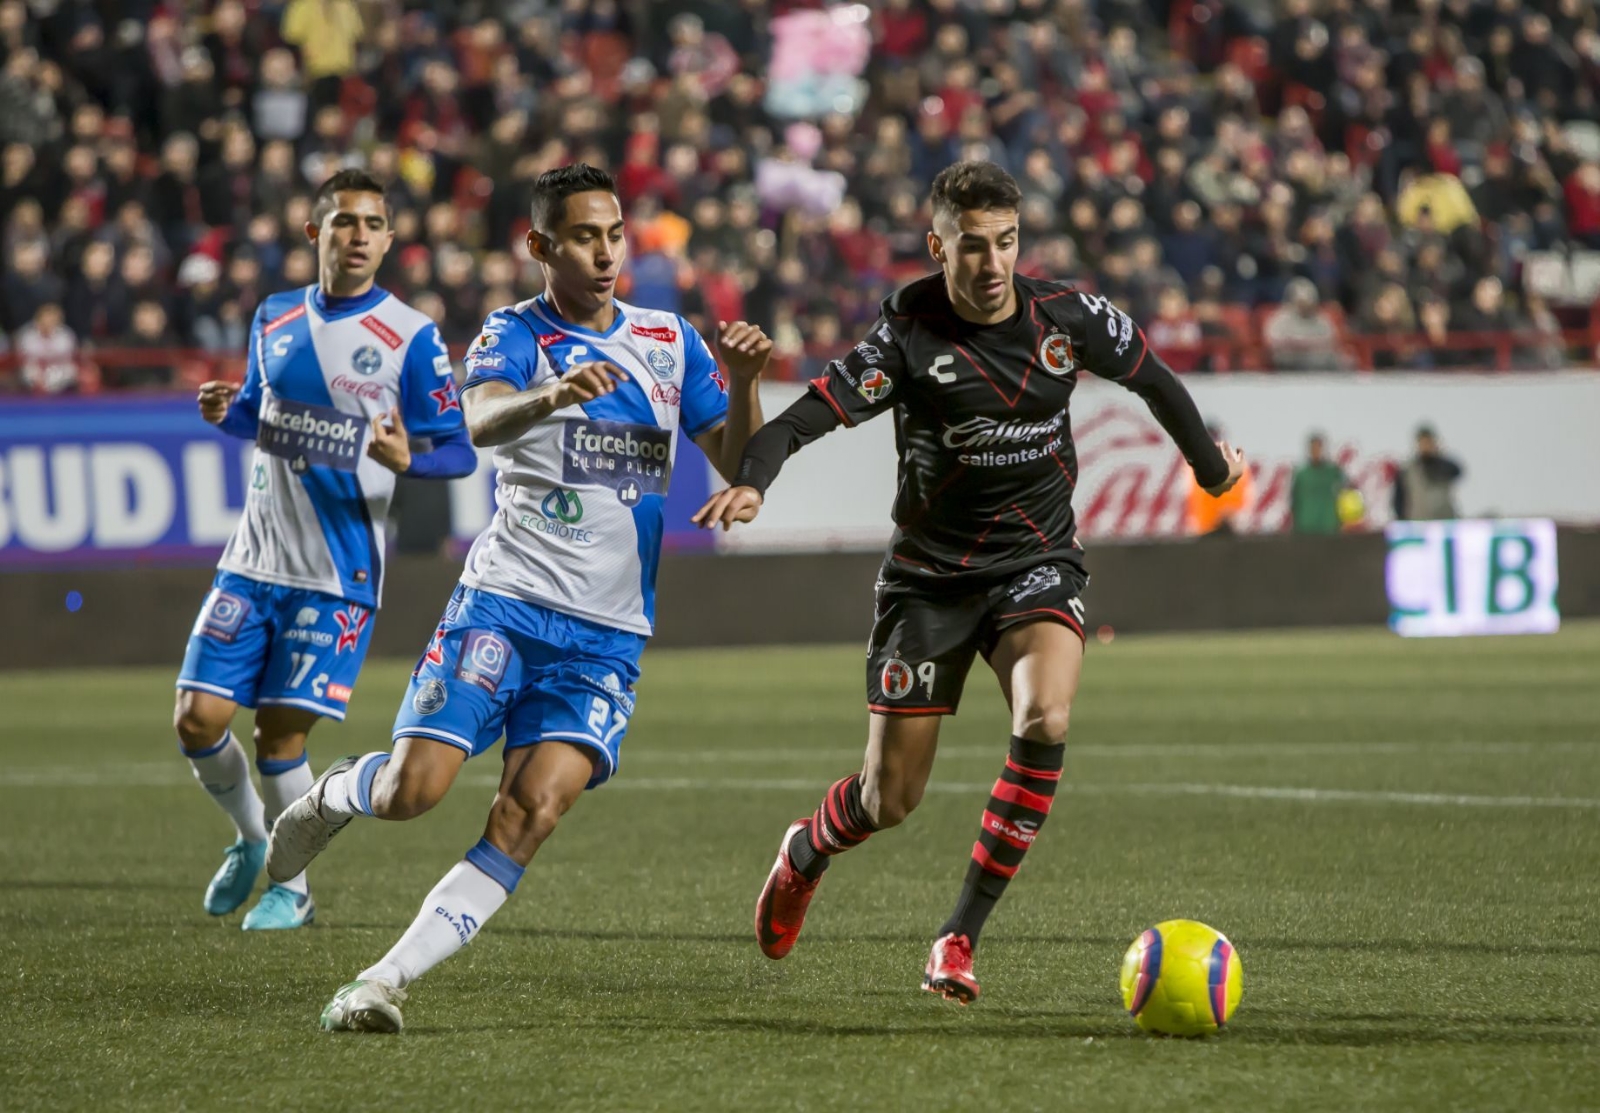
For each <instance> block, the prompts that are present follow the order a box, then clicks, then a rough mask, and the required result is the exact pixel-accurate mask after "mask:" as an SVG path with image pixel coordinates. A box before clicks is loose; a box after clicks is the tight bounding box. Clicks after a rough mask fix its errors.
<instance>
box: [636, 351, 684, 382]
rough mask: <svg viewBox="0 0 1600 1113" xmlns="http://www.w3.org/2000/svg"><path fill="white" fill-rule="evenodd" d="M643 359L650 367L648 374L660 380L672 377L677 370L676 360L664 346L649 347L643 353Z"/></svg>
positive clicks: (663, 380)
mask: <svg viewBox="0 0 1600 1113" xmlns="http://www.w3.org/2000/svg"><path fill="white" fill-rule="evenodd" d="M644 361H645V363H646V364H648V365H649V367H650V374H652V375H654V376H655V377H656V378H658V379H660V380H661V381H662V382H666V381H667V380H668V379H670V378H672V376H673V375H674V374H676V372H677V370H678V361H677V360H676V359H675V358H673V355H672V353H671V352H669V351H668V350H667V349H665V348H651V349H650V350H649V351H648V352H646V353H645V355H644Z"/></svg>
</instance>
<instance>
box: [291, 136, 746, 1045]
mask: <svg viewBox="0 0 1600 1113" xmlns="http://www.w3.org/2000/svg"><path fill="white" fill-rule="evenodd" d="M528 250H529V251H530V252H531V253H532V254H533V257H534V258H535V259H536V260H538V262H539V264H540V267H541V269H542V270H543V272H544V278H545V289H546V292H545V294H544V295H543V296H541V297H537V298H534V299H533V300H532V301H527V302H523V303H522V304H520V305H517V306H513V307H509V308H506V309H502V310H498V311H496V312H495V313H493V314H491V315H490V317H489V319H488V320H487V321H486V322H485V323H484V330H483V334H482V335H481V336H479V337H478V339H477V340H476V341H475V342H474V343H473V345H472V347H471V349H470V350H469V351H468V353H467V382H466V386H465V388H464V390H463V396H462V400H463V404H464V405H465V406H466V411H467V424H468V427H469V428H470V430H471V433H472V439H473V441H474V442H475V443H477V444H480V445H496V446H498V451H497V452H496V454H495V466H496V467H497V468H498V470H499V487H498V491H497V501H498V504H499V508H498V511H497V512H496V514H495V516H494V519H493V521H492V522H491V523H490V524H489V527H488V528H487V529H486V530H485V531H484V532H483V535H482V536H481V537H479V538H478V540H477V541H476V542H475V543H474V545H473V546H472V551H471V553H469V554H468V556H467V563H466V569H465V571H464V572H463V574H462V577H461V584H460V586H458V587H457V588H456V590H455V593H454V595H452V596H451V598H450V602H449V604H448V606H446V608H445V612H444V618H443V619H442V620H441V622H440V624H439V628H438V631H437V633H435V635H434V637H433V640H432V642H431V644H430V645H429V646H428V649H427V652H426V653H425V654H424V655H423V657H422V659H421V661H419V662H418V664H417V669H416V672H415V673H414V674H413V676H412V680H411V687H410V690H409V691H408V692H407V694H406V698H405V701H404V703H402V704H401V707H400V713H399V716H398V717H397V718H396V720H395V726H394V735H393V740H394V751H393V753H392V754H391V753H387V752H380V753H370V754H366V755H364V756H361V757H358V758H347V759H346V760H345V761H342V762H339V763H338V764H336V765H334V766H333V767H332V768H330V769H329V770H328V771H327V772H326V773H324V774H323V775H322V777H321V778H320V779H319V780H318V781H317V782H316V784H315V785H314V786H313V787H312V789H311V791H310V792H308V793H307V794H306V795H305V796H303V797H301V798H300V799H299V800H297V801H295V802H294V803H293V804H291V805H290V806H289V808H288V809H286V810H285V811H284V813H283V815H282V816H280V817H279V819H278V822H277V825H276V826H275V827H274V828H273V831H272V843H271V849H270V850H269V852H268V857H267V872H268V875H269V876H271V877H274V878H277V877H288V876H292V875H294V874H297V873H299V872H300V871H302V870H303V869H305V867H306V864H307V863H308V862H310V860H311V859H312V858H313V857H314V856H315V855H316V854H318V853H320V852H321V850H322V849H323V848H324V847H326V846H327V844H328V840H329V839H330V838H332V837H333V835H334V834H335V833H337V832H338V831H339V830H340V829H341V828H343V827H344V826H345V825H346V824H348V823H349V822H350V820H351V818H352V817H354V816H358V815H361V816H376V817H378V818H380V819H410V818H412V817H414V816H417V815H420V814H422V813H423V812H425V811H427V810H428V809H429V808H431V807H433V805H434V804H436V803H438V801H439V800H440V799H441V798H443V796H444V794H445V792H446V791H447V790H448V789H449V787H450V785H451V783H452V782H453V781H454V780H455V777H456V774H457V773H458V772H459V771H460V769H461V766H462V764H463V763H464V762H465V761H466V759H468V758H469V757H473V756H475V755H477V754H480V753H483V752H484V751H485V750H487V749H489V748H490V747H491V746H493V745H494V744H495V742H496V741H497V740H498V739H499V738H500V737H501V735H502V734H504V736H505V768H504V771H503V773H502V775H501V779H500V790H499V793H498V795H497V796H496V797H495V801H494V804H493V806H492V807H491V808H490V811H489V821H488V824H487V826H486V827H485V829H484V833H483V838H481V839H480V840H478V843H477V845H476V846H474V847H472V849H470V850H468V851H467V854H466V858H465V860H464V861H462V862H460V863H458V864H457V865H456V866H455V868H453V869H452V870H451V871H450V872H449V873H448V874H446V875H445V877H444V879H443V880H442V881H440V882H439V884H438V885H436V886H435V887H434V889H433V891H432V892H431V893H429V894H428V896H427V899H426V900H424V901H423V902H422V909H421V911H420V912H419V913H418V914H417V918H416V920H415V921H414V922H413V923H412V925H411V927H410V928H409V929H407V931H406V932H405V934H404V935H403V936H402V937H401V939H400V941H399V942H398V943H397V944H396V945H395V946H394V948H393V949H391V950H390V951H389V953H388V954H387V955H385V956H384V957H383V958H382V959H381V960H380V961H379V962H378V963H376V964H375V965H373V966H371V967H369V968H367V969H366V970H364V971H363V972H361V973H360V974H359V975H357V977H356V980H355V981H353V982H351V983H349V984H348V985H345V986H344V987H343V988H341V989H340V990H339V992H338V994H337V995H336V996H335V997H334V999H333V1001H332V1002H331V1003H330V1004H329V1005H328V1007H327V1008H326V1009H324V1010H323V1013H322V1026H323V1027H324V1028H326V1029H329V1030H357V1031H377V1032H397V1031H399V1030H400V1027H401V1015H400V1005H401V1003H402V1002H403V1001H404V1000H405V996H406V994H405V989H406V986H408V985H409V984H410V983H411V982H413V981H415V980H416V979H417V978H419V977H421V976H422V975H423V974H424V973H425V972H427V971H428V970H430V969H432V968H433V967H434V966H436V965H438V964H439V963H440V962H443V961H444V960H445V959H446V958H448V957H450V956H451V955H452V954H454V953H455V952H456V951H458V950H460V949H461V948H462V947H463V946H465V945H466V943H467V942H468V941H469V940H470V939H471V938H472V937H473V936H474V935H475V934H476V933H477V932H478V931H479V930H481V929H482V927H483V924H484V922H485V921H486V920H488V918H489V917H490V916H492V915H493V914H494V912H495V911H496V910H497V909H498V908H499V907H500V906H501V905H502V904H504V903H505V901H506V898H507V897H509V896H510V894H511V892H512V891H513V890H514V889H515V888H516V887H517V882H518V881H519V880H520V879H521V877H522V873H523V870H524V868H525V867H526V866H527V864H528V862H529V860H530V859H532V857H533V855H534V853H535V852H536V851H537V850H538V849H539V847H540V845H541V844H542V843H543V842H544V841H545V840H546V839H547V838H549V837H550V834H551V832H552V831H554V830H555V826H556V822H557V821H558V820H559V819H560V818H561V816H562V814H563V813H564V812H566V810H567V809H568V808H570V807H571V806H572V805H573V803H575V802H576V801H577V799H578V797H579V796H580V795H581V794H582V792H583V790H584V789H585V788H594V787H596V786H598V785H600V784H602V783H604V782H605V781H606V780H607V779H608V778H610V777H611V776H612V774H614V773H615V772H616V769H617V756H618V749H619V747H620V745H621V743H622V737H623V734H624V733H625V732H626V731H627V729H628V720H629V718H630V717H631V716H632V714H633V686H634V682H635V681H636V680H637V679H638V676H639V655H640V653H641V652H642V651H643V649H644V645H645V640H646V639H647V638H648V637H649V635H650V633H651V630H652V623H653V620H654V614H655V574H656V563H657V559H658V557H659V554H660V549H661V525H662V502H663V496H665V494H666V491H667V484H668V481H669V479H670V477H671V473H672V463H673V459H674V457H675V454H676V447H677V437H676V434H677V431H678V430H679V429H682V430H683V431H684V432H685V433H686V434H687V435H688V436H689V437H690V438H691V439H693V440H694V442H695V443H696V444H697V445H699V446H700V448H701V449H703V450H704V451H705V453H706V455H707V457H709V458H710V460H711V462H712V463H713V465H715V467H716V468H717V470H718V471H720V472H721V473H722V474H723V475H724V476H732V475H733V472H734V469H735V467H736V466H737V464H738V461H739V458H740V455H741V453H742V451H743V449H744V445H745V442H746V441H747V440H749V439H750V434H751V433H753V432H754V431H755V430H756V429H757V428H759V427H760V425H761V407H760V403H759V400H758V398H757V393H756V390H757V380H758V378H759V376H760V374H761V371H762V369H763V368H764V367H765V365H766V361H767V357H768V355H769V354H770V352H771V349H772V343H771V341H770V340H768V339H767V338H766V337H765V336H764V335H763V334H762V332H761V330H760V329H758V328H755V327H754V326H751V325H747V324H745V323H744V322H736V323H733V324H723V325H722V326H720V328H719V336H718V340H719V347H720V348H721V354H722V360H723V364H724V366H726V368H727V370H728V372H729V377H728V378H726V379H725V378H724V377H723V375H722V374H721V372H720V371H719V370H718V367H717V363H716V360H715V359H713V357H712V355H711V351H710V349H709V348H708V347H707V345H706V342H705V340H704V339H703V338H701V336H700V335H699V334H698V333H697V332H695V330H694V329H692V328H691V327H690V326H689V325H688V324H687V323H686V322H685V321H684V320H683V319H682V318H681V317H678V316H676V315H675V314H672V313H664V312H657V311H651V310H645V309H639V308H636V307H634V306H631V305H626V304H624V303H622V302H619V301H616V300H615V299H614V298H613V297H612V287H613V286H614V284H615V282H616V278H617V274H618V272H619V271H620V270H621V267H622V263H623V259H624V257H625V256H626V253H627V249H626V244H625V241H624V238H623V223H622V210H621V207H620V206H619V205H618V203H617V198H616V190H615V187H614V185H613V184H612V180H611V177H610V175H608V174H606V173H604V172H603V171H600V170H597V169H595V168H593V167H591V166H587V165H583V164H579V165H576V166H568V167H563V168H562V169H559V170H552V171H549V172H548V173H545V174H543V175H541V176H540V177H539V179H538V180H537V182H536V183H535V185H534V197H533V226H532V230H531V231H530V232H529V233H528Z"/></svg>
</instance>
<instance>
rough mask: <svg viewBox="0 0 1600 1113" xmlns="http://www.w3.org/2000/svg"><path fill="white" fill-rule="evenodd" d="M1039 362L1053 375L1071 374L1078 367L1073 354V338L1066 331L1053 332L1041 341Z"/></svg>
mask: <svg viewBox="0 0 1600 1113" xmlns="http://www.w3.org/2000/svg"><path fill="white" fill-rule="evenodd" d="M1039 364H1040V366H1042V367H1043V368H1044V369H1045V370H1046V371H1048V372H1050V374H1052V375H1070V374H1072V373H1073V372H1074V371H1076V370H1077V369H1078V363H1077V360H1075V359H1074V358H1073V355H1072V339H1071V338H1070V337H1069V336H1067V334H1066V333H1064V332H1052V333H1050V334H1048V335H1047V336H1046V337H1045V338H1044V339H1043V340H1041V341H1039Z"/></svg>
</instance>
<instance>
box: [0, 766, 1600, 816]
mask: <svg viewBox="0 0 1600 1113" xmlns="http://www.w3.org/2000/svg"><path fill="white" fill-rule="evenodd" d="M192 780H193V777H192V776H190V775H189V773H188V770H187V769H184V768H183V767H181V766H177V767H174V765H173V764H172V763H170V762H160V763H156V762H147V763H144V764H142V765H128V766H124V767H121V769H120V770H119V769H118V768H117V767H110V768H107V767H98V768H94V769H74V768H64V767H61V766H41V767H39V768H38V769H32V770H29V769H12V770H6V771H4V772H0V789H3V788H170V787H173V786H177V785H187V784H189V783H191V781H192ZM456 783H457V784H463V785H470V786H474V787H479V788H495V787H498V786H499V784H500V778H499V776H498V775H486V774H473V773H468V774H465V775H464V776H461V777H459V778H457V781H456ZM817 784H818V782H817V780H816V779H815V778H812V777H783V778H740V777H627V776H623V777H619V778H617V779H616V780H613V781H611V782H610V783H609V785H608V786H607V787H608V789H610V790H611V791H616V790H619V789H620V790H628V791H634V792H683V791H689V790H692V789H702V790H703V789H710V790H713V791H729V792H814V791H815V790H816V788H817ZM993 787H994V785H993V783H992V782H989V781H982V782H979V781H934V782H932V783H930V784H929V785H928V788H927V791H929V792H944V793H976V792H988V791H989V790H990V789H992V788H993ZM1060 791H1063V792H1073V793H1077V794H1079V795H1086V796H1227V797H1235V798H1239V799H1247V800H1287V801H1299V802H1302V803H1313V804H1326V803H1354V804H1416V805H1422V806H1426V807H1467V808H1580V809H1600V799H1595V798H1591V797H1584V796H1475V795H1469V794H1463V793H1446V792H1389V791H1383V790H1378V789H1347V788H1295V787H1290V786H1280V785H1231V784H1211V783H1204V782H1184V781H1179V782H1158V783H1139V782H1132V783H1128V784H1104V783H1099V784H1097V783H1094V782H1087V783H1085V782H1071V783H1063V784H1062V786H1061V789H1060Z"/></svg>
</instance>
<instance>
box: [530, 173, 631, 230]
mask: <svg viewBox="0 0 1600 1113" xmlns="http://www.w3.org/2000/svg"><path fill="white" fill-rule="evenodd" d="M596 192H598V193H613V194H614V193H616V192H617V182H616V179H614V178H613V177H612V176H611V175H610V174H608V173H606V172H605V171H604V170H602V169H600V168H599V167H598V166H590V165H589V164H588V163H587V162H575V163H573V164H572V165H570V166H560V167H557V168H556V169H554V170H546V171H545V172H544V173H543V174H540V175H539V177H538V178H536V179H535V180H534V183H533V205H532V212H531V213H530V214H529V215H530V216H531V217H532V218H533V226H534V228H535V229H537V230H538V231H541V232H548V231H550V230H551V229H553V228H555V227H557V226H558V225H559V224H560V223H561V218H562V217H564V216H565V215H566V200H567V198H568V197H571V196H572V195H573V194H575V193H596Z"/></svg>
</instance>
